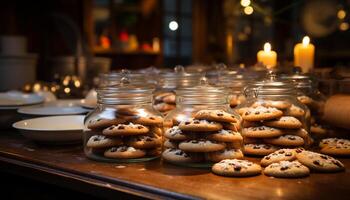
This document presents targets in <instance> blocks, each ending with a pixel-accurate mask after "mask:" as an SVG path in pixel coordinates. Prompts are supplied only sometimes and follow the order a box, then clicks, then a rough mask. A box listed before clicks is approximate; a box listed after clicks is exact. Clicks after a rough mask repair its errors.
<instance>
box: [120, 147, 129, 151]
mask: <svg viewBox="0 0 350 200" xmlns="http://www.w3.org/2000/svg"><path fill="white" fill-rule="evenodd" d="M126 150H128V147H122V148H121V149H120V152H125V151H126Z"/></svg>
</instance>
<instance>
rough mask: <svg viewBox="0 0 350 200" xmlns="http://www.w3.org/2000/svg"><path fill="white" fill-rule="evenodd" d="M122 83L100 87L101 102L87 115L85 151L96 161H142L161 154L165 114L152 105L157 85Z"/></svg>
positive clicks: (123, 78)
mask: <svg viewBox="0 0 350 200" xmlns="http://www.w3.org/2000/svg"><path fill="white" fill-rule="evenodd" d="M130 82H131V81H130V80H129V79H128V78H125V77H122V80H121V81H120V84H117V85H114V86H113V87H102V88H99V89H98V90H97V94H98V95H97V96H98V104H97V107H96V109H95V110H93V111H92V112H90V113H89V114H88V115H87V116H86V118H85V130H84V137H83V139H84V152H85V155H86V156H87V157H88V158H90V159H93V160H98V161H105V162H142V161H148V160H153V159H156V158H158V157H159V156H160V154H161V145H162V137H163V117H162V115H161V114H160V113H159V112H157V111H156V110H154V108H153V106H152V94H153V91H154V88H152V87H147V86H139V85H133V84H131V83H130Z"/></svg>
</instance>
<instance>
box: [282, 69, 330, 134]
mask: <svg viewBox="0 0 350 200" xmlns="http://www.w3.org/2000/svg"><path fill="white" fill-rule="evenodd" d="M282 78H283V79H286V80H291V81H294V82H295V86H296V88H297V89H298V91H297V96H298V97H297V98H298V100H299V101H300V102H301V103H303V104H304V105H306V106H307V107H308V108H309V109H310V112H311V127H310V133H311V136H312V137H313V138H314V139H317V140H319V139H321V138H325V137H327V135H328V134H327V133H328V132H329V129H328V127H327V125H326V124H325V123H324V122H323V121H322V116H323V112H324V105H325V102H326V97H325V95H323V94H322V93H321V92H320V91H319V90H318V81H317V80H316V78H315V77H312V76H311V75H308V74H301V73H300V72H296V73H294V74H286V75H283V77H282Z"/></svg>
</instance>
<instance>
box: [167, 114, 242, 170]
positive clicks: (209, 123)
mask: <svg viewBox="0 0 350 200" xmlns="http://www.w3.org/2000/svg"><path fill="white" fill-rule="evenodd" d="M172 121H173V123H171V125H170V124H168V123H166V124H168V125H166V124H165V125H166V126H167V127H165V128H166V131H165V133H164V136H165V138H166V139H165V141H164V148H165V150H164V152H163V154H162V157H163V159H164V160H165V161H168V162H171V163H179V164H180V163H185V164H186V163H212V162H219V161H221V160H223V159H234V158H242V157H243V154H242V151H241V147H242V143H243V138H242V136H241V134H240V133H239V119H238V118H237V116H234V115H232V114H230V113H227V112H225V111H223V110H200V111H198V112H196V113H194V114H193V115H192V117H191V118H189V119H186V120H180V121H178V120H172Z"/></svg>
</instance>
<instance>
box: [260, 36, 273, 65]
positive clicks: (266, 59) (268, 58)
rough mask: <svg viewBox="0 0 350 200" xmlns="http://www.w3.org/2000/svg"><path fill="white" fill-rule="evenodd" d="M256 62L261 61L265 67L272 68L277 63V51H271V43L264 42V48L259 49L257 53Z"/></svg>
mask: <svg viewBox="0 0 350 200" xmlns="http://www.w3.org/2000/svg"><path fill="white" fill-rule="evenodd" d="M257 58H258V62H261V63H263V64H264V65H265V66H266V67H267V68H273V67H276V65H277V53H276V52H275V51H271V44H270V43H268V42H267V43H265V44H264V50H260V51H259V52H258V54H257Z"/></svg>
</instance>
